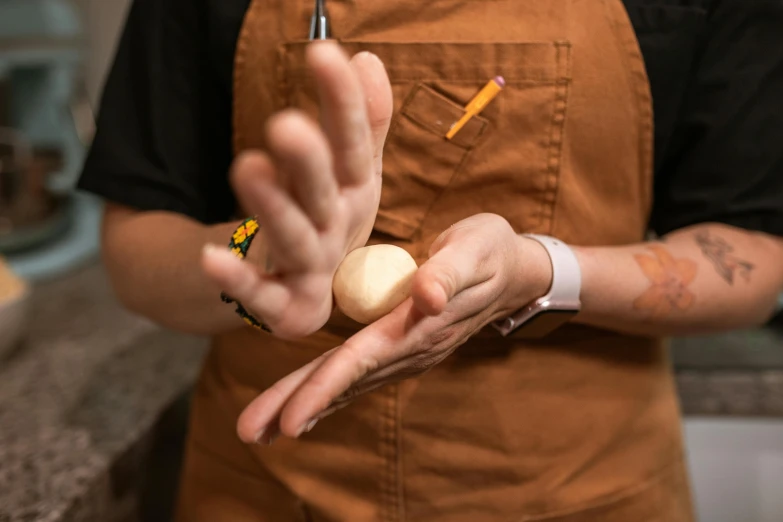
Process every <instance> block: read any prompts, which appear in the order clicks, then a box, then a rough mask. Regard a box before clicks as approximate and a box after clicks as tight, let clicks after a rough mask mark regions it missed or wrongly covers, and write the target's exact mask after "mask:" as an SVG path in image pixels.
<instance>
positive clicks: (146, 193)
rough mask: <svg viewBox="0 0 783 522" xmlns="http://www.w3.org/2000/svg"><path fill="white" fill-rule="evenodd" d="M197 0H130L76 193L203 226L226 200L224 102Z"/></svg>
mask: <svg viewBox="0 0 783 522" xmlns="http://www.w3.org/2000/svg"><path fill="white" fill-rule="evenodd" d="M205 17H206V9H205V8H204V7H203V0H135V1H134V3H133V5H132V7H131V9H130V11H129V14H128V18H127V21H126V25H125V28H124V30H123V34H122V36H121V39H120V42H119V44H118V49H117V54H116V56H115V60H114V63H113V65H112V68H111V70H110V73H109V75H108V79H107V81H106V84H105V87H104V91H103V96H102V100H101V104H100V107H99V111H98V119H97V129H96V135H95V138H94V141H93V143H92V144H91V147H90V150H89V153H88V156H87V160H86V163H85V166H84V169H83V172H82V175H81V178H80V181H79V185H78V188H79V189H81V190H84V191H88V192H92V193H95V194H97V195H99V196H101V197H103V198H105V199H106V200H108V201H112V202H115V203H119V204H123V205H126V206H130V207H133V208H137V209H140V210H163V211H172V212H177V213H181V214H185V215H188V216H190V217H193V218H195V219H198V220H200V221H203V222H217V221H221V220H225V219H227V218H228V217H229V216H230V214H231V213H232V211H233V207H234V201H233V198H232V195H231V191H230V188H229V184H228V180H227V177H228V176H227V169H228V165H229V163H230V158H231V145H230V142H231V98H230V92H225V91H226V90H225V89H221V87H220V85H219V82H218V81H217V79H216V74H215V72H214V71H213V67H212V65H211V63H210V61H209V59H208V56H209V50H208V49H207V43H206V42H207V41H208V38H209V35H208V32H207V31H206V28H207V27H208V25H207V24H206V23H205V20H204V18H205Z"/></svg>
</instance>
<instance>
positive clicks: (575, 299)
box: [522, 234, 582, 306]
mask: <svg viewBox="0 0 783 522" xmlns="http://www.w3.org/2000/svg"><path fill="white" fill-rule="evenodd" d="M522 237H527V238H530V239H533V240H535V241H538V242H539V243H540V244H541V245H542V246H543V247H544V248H545V249H546V251H547V253H548V254H549V259H550V261H551V262H552V286H551V287H550V289H549V293H547V294H546V295H545V296H543V297H541V298H540V299H537V301H538V302H543V301H553V302H556V303H568V304H572V305H574V306H578V305H579V302H580V301H579V294H580V293H581V291H582V269H581V268H580V266H579V260H578V259H577V257H576V254H574V251H573V250H571V247H569V246H568V245H566V244H565V243H563V242H562V241H560V240H559V239H555V238H553V237H549V236H542V235H538V234H522Z"/></svg>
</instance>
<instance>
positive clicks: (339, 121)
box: [207, 43, 392, 337]
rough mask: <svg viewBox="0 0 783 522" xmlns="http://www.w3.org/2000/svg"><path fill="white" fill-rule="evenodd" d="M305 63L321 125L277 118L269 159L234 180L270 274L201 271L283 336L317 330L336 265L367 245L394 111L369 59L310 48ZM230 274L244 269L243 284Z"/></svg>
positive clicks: (246, 160)
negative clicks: (256, 225) (257, 230)
mask: <svg viewBox="0 0 783 522" xmlns="http://www.w3.org/2000/svg"><path fill="white" fill-rule="evenodd" d="M308 61H309V63H310V66H311V68H312V70H313V72H314V74H315V77H316V80H317V82H318V85H319V91H320V95H321V102H322V103H321V109H322V121H323V123H322V125H321V126H320V127H319V126H317V125H316V124H315V123H314V122H312V121H311V120H309V119H308V118H306V117H305V116H304V115H302V114H301V113H299V112H296V111H290V110H289V111H284V112H283V113H280V114H278V115H275V116H274V117H273V118H271V119H270V122H269V124H268V142H269V153H268V154H267V153H262V152H253V153H246V154H245V155H243V156H242V157H240V158H238V159H237V162H236V163H235V165H234V169H233V173H232V182H233V185H234V188H235V191H236V193H237V196H238V198H239V199H240V202H241V204H242V206H243V208H245V209H247V210H249V211H252V212H254V213H256V214H257V216H258V220H259V222H260V224H261V229H262V230H263V232H264V237H265V242H266V252H265V253H264V257H265V258H266V261H267V265H268V266H267V268H268V269H270V270H267V272H269V273H268V274H265V273H263V272H264V271H256V272H255V274H251V273H249V272H248V270H249V267H247V266H245V267H242V268H239V266H238V265H236V264H234V265H232V267H228V266H225V267H217V266H213V267H209V266H208V267H207V271H208V273H210V275H212V276H213V278H214V279H216V280H217V281H218V282H219V283H221V284H222V286H223V287H224V288H225V289H226V290H227V293H229V295H232V296H235V297H236V298H237V299H238V300H240V301H241V302H242V303H243V305H244V306H245V308H247V309H248V310H249V311H251V312H254V313H255V314H257V315H260V316H261V318H263V320H264V321H265V322H266V323H268V324H269V326H270V327H271V328H272V330H273V331H274V332H275V333H276V334H277V335H279V336H281V337H300V336H304V335H308V334H310V333H312V332H314V331H315V330H317V329H319V328H320V327H321V326H323V325H324V323H325V322H326V320H327V319H328V317H329V315H330V313H331V309H332V290H331V286H332V279H333V276H334V273H335V271H336V270H337V267H338V266H339V264H340V263H341V262H342V260H343V258H344V257H345V255H346V254H347V253H348V252H350V251H351V250H353V249H355V248H358V247H360V246H363V245H364V244H365V243H366V242H367V239H368V238H369V235H370V232H371V231H372V226H373V222H374V220H375V215H376V213H377V211H378V202H379V200H380V191H381V169H382V157H381V156H382V150H383V144H384V141H385V139H386V133H387V131H388V128H389V122H390V119H391V113H392V96H391V86H390V83H389V79H388V77H387V76H386V73H385V71H384V68H383V65H382V64H381V63H380V61H379V60H378V59H377V58H375V57H374V56H372V55H367V54H360V55H357V56H356V57H354V58H353V60H351V61H350V62H349V61H348V58H347V57H346V56H345V55H344V54H343V52H342V51H341V50H340V49H339V48H338V47H337V45H336V44H333V43H318V44H315V45H314V46H311V48H310V49H309V53H308ZM229 269H231V270H234V271H235V272H236V271H239V270H243V271H245V272H246V273H245V276H246V280H245V282H244V284H242V283H241V282H240V280H239V277H238V273H234V274H229V273H228V272H229ZM248 278H249V279H253V281H252V282H251V281H250V280H249V279H248Z"/></svg>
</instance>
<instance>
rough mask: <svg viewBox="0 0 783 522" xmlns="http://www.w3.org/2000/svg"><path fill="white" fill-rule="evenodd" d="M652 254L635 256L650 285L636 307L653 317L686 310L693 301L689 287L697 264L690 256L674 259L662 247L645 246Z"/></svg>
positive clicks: (634, 304)
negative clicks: (688, 257)
mask: <svg viewBox="0 0 783 522" xmlns="http://www.w3.org/2000/svg"><path fill="white" fill-rule="evenodd" d="M648 248H649V249H650V250H651V251H652V252H653V253H654V254H655V256H654V257H653V256H647V255H643V254H637V255H634V259H636V262H637V263H639V267H640V268H641V269H642V272H644V275H646V276H647V279H649V280H650V281H651V282H652V286H651V287H650V288H649V289H648V290H647V291H646V292H645V293H643V294H642V295H641V296H639V297H638V298H637V299H636V300H635V301H634V302H633V307H634V308H635V309H637V310H645V311H648V312H649V313H650V315H652V316H653V317H665V316H667V315H669V314H670V313H672V312H673V311H675V310H687V309H688V308H690V307H691V306H693V303H694V302H695V301H696V296H695V295H693V293H692V292H691V291H690V290H688V285H690V284H691V283H692V282H693V280H694V278H695V277H696V267H697V265H696V263H695V262H694V261H691V260H690V259H684V258H683V259H674V257H672V255H671V254H670V253H669V251H668V250H666V249H665V248H664V247H663V246H660V245H652V246H649V247H648Z"/></svg>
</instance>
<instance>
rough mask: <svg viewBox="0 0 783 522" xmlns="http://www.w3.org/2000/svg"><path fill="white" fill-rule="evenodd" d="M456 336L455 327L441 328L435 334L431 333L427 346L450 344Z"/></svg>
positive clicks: (428, 335) (427, 338)
mask: <svg viewBox="0 0 783 522" xmlns="http://www.w3.org/2000/svg"><path fill="white" fill-rule="evenodd" d="M455 336H456V331H455V330H454V328H453V327H446V328H440V329H438V330H436V331H434V332H430V333H429V334H427V337H426V340H425V342H426V346H428V347H437V346H440V345H442V344H446V343H448V342H449V341H450V340H452V339H453V338H454V337H455Z"/></svg>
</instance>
